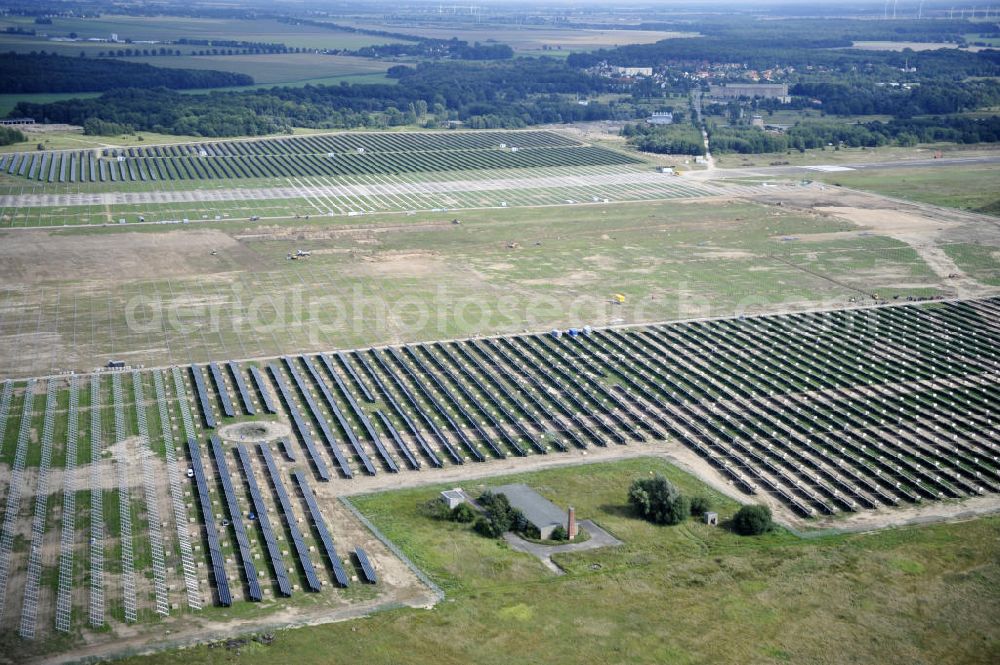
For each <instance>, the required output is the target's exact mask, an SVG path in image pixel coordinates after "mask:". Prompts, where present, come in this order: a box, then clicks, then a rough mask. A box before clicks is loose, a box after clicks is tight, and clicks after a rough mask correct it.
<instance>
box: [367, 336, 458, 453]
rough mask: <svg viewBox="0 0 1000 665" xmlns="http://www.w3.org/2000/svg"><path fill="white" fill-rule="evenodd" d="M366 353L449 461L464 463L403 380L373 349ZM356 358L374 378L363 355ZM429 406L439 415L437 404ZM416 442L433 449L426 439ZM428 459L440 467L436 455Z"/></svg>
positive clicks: (398, 408) (398, 407) (399, 409)
mask: <svg viewBox="0 0 1000 665" xmlns="http://www.w3.org/2000/svg"><path fill="white" fill-rule="evenodd" d="M368 353H369V354H370V355H371V357H372V358H374V359H375V364H376V365H378V366H379V368H380V369H381V370H382V371H383V372H384V373H385V375H386V376H388V377H389V380H390V381H391V382H392V384H393V386H395V388H396V390H398V391H399V392H400V394H401V395H403V397H404V398H405V399H406V402H407V403H408V404H409V406H410V408H411V409H413V410H414V411H415V412H416V413H417V414H418V415H419V416H420V418H421V420H423V422H424V424H425V425H426V426H427V427H428V428H429V429H430V431H431V433H432V434H433V435H434V439H435V440H436V441H437V442H438V444H440V446H441V447H442V448H443V449H444V450H445V451H446V452H447V453H448V456H449V457H451V461H452V462H454V463H455V464H464V463H465V459H464V458H463V457H462V456H461V455H460V454H459V453H458V451H457V450H456V449H455V447H454V446H452V445H451V442H450V441H448V437H446V436H445V435H444V433H443V432H442V431H441V429H440V428H439V427H438V426H437V423H436V422H434V418H433V417H431V415H430V414H428V413H427V412H425V411H424V410H423V409H422V408H421V407H420V403H419V402H418V401H417V398H416V396H415V395H414V394H413V393H412V392H411V391H410V389H409V387H408V386H407V385H406V384H405V383H404V382H403V378H402V377H400V376H397V375H396V373H395V372H393V371H392V369H390V368H389V365H388V364H387V363H386V362H385V360H384V359H383V358H382V355H381V354H379V353H378V352H376V351H375V349H371V350H369V352H368ZM356 357H357V358H359V359H361V360H362V362H363V363H364V365H365V367H366V369H367V370H368V371H369V372H371V374H372V376H375V370H374V369H373V368H372V367H371V365H369V364H368V362H367V359H365V357H364V356H363V355H361V354H360V353H358V354H357V356H356ZM410 379H411V380H412V379H413V377H412V376H410ZM416 385H417V386H418V388H422V386H421V385H420V383H417V384H416ZM383 387H384V386H383ZM386 395H387V396H388V395H389V393H388V391H386ZM390 401H391V402H392V403H393V404H394V405H395V407H396V409H397V410H398V411H399V412H400V413H403V410H402V408H401V407H400V406H399V405H398V404H396V403H395V401H394V400H391V398H390ZM431 404H433V405H434V406H435V407H437V408H438V410H439V413H440V407H439V406H437V404H436V403H434V402H431ZM410 424H412V421H411V423H410ZM413 431H419V430H417V429H416V428H414V430H413ZM418 441H420V442H421V444H422V446H423V448H424V451H425V452H427V451H428V450H430V451H433V448H431V447H430V445H429V444H428V443H427V441H426V439H422V438H421V439H418ZM429 457H430V459H431V462H432V463H433V462H434V461H435V460H436V461H437V462H438V463H437V464H435V466H440V465H441V463H440V459H439V458H438V457H437V455H433V456H430V455H429Z"/></svg>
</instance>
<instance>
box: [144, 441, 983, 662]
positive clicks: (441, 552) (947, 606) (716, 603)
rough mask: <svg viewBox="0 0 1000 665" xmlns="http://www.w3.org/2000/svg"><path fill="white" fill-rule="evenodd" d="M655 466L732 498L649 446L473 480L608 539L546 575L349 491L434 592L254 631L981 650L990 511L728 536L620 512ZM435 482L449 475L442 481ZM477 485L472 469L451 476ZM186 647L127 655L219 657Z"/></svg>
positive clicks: (656, 658) (743, 655)
mask: <svg viewBox="0 0 1000 665" xmlns="http://www.w3.org/2000/svg"><path fill="white" fill-rule="evenodd" d="M654 471H655V472H660V473H663V474H665V475H667V477H668V478H669V479H670V480H671V481H673V482H674V483H676V484H677V485H678V487H680V488H681V489H682V491H685V492H688V493H691V494H703V495H706V496H710V497H711V498H712V500H713V502H714V506H715V507H716V509H718V511H719V513H720V517H721V519H722V520H723V521H725V520H726V519H728V518H729V516H731V515H732V513H733V511H734V510H735V508H736V504H735V503H734V502H732V501H731V500H728V499H724V498H722V497H721V496H720V495H718V494H717V493H715V492H713V491H711V490H710V489H708V488H707V487H705V486H704V485H702V484H701V483H700V482H699V481H697V480H696V479H695V478H693V477H692V476H689V475H687V474H685V473H683V472H681V471H679V470H678V469H676V468H675V467H672V466H670V465H668V464H666V463H665V462H663V461H660V460H655V459H637V460H630V461H624V462H618V463H608V464H595V465H589V466H579V467H565V468H561V469H557V470H552V471H544V472H538V473H530V474H519V475H514V476H505V477H502V478H493V479H490V480H489V481H483V482H485V483H488V484H490V485H495V484H497V485H498V484H501V483H505V482H512V481H517V482H527V483H528V484H530V485H531V486H533V487H535V488H536V489H537V490H539V491H540V492H541V493H542V494H544V495H545V496H546V497H548V498H549V499H551V500H553V501H554V502H555V503H556V504H557V505H560V506H566V505H569V504H572V505H574V506H575V507H576V510H577V515H579V516H580V517H581V518H591V519H594V520H595V521H596V522H598V523H599V524H600V525H601V526H603V527H604V528H606V529H608V530H609V531H610V532H611V533H613V534H614V535H615V536H617V537H618V538H619V539H621V540H623V541H624V543H625V544H624V545H623V546H621V547H618V548H613V549H601V550H594V551H591V552H585V553H578V554H564V555H559V556H558V557H557V561H558V563H559V565H560V566H562V567H563V568H564V569H565V570H566V571H567V574H566V575H564V576H556V575H554V574H552V573H551V572H549V571H548V570H547V569H545V568H544V567H543V566H542V565H541V564H540V562H538V561H537V560H536V559H534V558H532V557H531V556H530V555H526V554H520V553H516V552H513V551H511V550H510V549H509V548H508V547H506V546H505V545H504V544H503V543H502V542H496V541H490V540H486V539H484V538H481V537H479V536H477V535H475V534H474V533H473V532H472V531H471V530H470V529H469V528H468V527H467V526H464V525H457V524H453V523H441V522H437V521H434V520H432V519H430V518H428V517H425V516H423V515H422V514H421V512H420V510H419V506H420V504H422V503H423V502H425V501H428V500H430V499H433V498H435V497H436V496H437V492H438V491H439V490H441V489H444V488H445V486H443V485H442V486H440V487H436V486H435V487H425V488H420V489H414V490H404V491H397V492H389V493H384V494H378V495H372V496H365V497H359V498H357V499H355V502H356V504H357V505H358V506H359V507H360V508H361V510H362V511H363V512H364V513H366V514H367V515H368V516H369V517H370V518H371V519H372V520H373V521H374V522H375V524H376V525H377V526H378V527H379V528H380V529H381V530H382V531H383V532H384V533H385V534H386V535H387V536H389V538H391V539H393V540H394V541H395V542H396V543H397V544H398V545H400V546H401V547H402V549H403V550H404V551H405V552H406V553H407V555H408V556H409V557H410V558H411V559H413V560H414V562H416V563H417V564H418V565H420V566H423V567H424V569H425V571H426V572H428V573H429V574H430V576H431V577H432V579H434V580H435V581H437V582H438V583H439V584H441V585H442V586H443V587H444V588H445V589H446V591H447V593H448V598H447V599H446V600H445V601H444V602H442V603H440V604H439V605H438V606H436V607H435V608H434V609H432V610H419V609H400V610H394V611H390V612H385V613H381V614H377V615H375V616H372V617H369V618H366V619H361V620H357V621H351V622H346V623H338V624H331V625H327V626H316V627H309V628H302V629H296V630H288V631H281V632H279V633H277V636H276V641H275V643H274V644H273V645H271V646H270V647H255V648H251V649H248V650H246V651H245V652H243V653H239V654H237V653H235V652H228V653H227V654H226V657H227V660H228V661H229V662H253V661H259V660H261V659H266V658H268V657H270V656H271V655H272V654H277V653H280V654H281V657H282V658H288V659H293V660H295V662H300V663H339V662H344V663H355V662H359V661H361V660H363V661H364V662H366V663H373V664H379V663H399V662H406V663H449V664H451V663H470V662H475V663H487V664H488V663H511V662H544V663H574V664H575V663H580V662H601V663H604V662H608V663H665V662H670V663H722V662H726V663H730V662H741V663H748V662H753V663H785V662H792V663H819V662H822V663H858V662H877V663H886V664H890V663H907V664H910V663H941V662H949V663H989V662H995V660H996V658H997V657H998V656H1000V631H998V624H997V622H996V621H995V617H996V616H997V615H998V612H1000V603H998V599H997V595H996V594H995V593H993V591H992V590H993V589H995V588H996V586H997V585H998V584H1000V565H998V563H997V560H996V557H995V556H994V547H993V543H994V542H995V541H996V539H997V538H998V537H1000V519H998V518H984V519H980V520H977V521H974V522H967V523H962V524H943V525H935V526H925V527H911V528H904V529H896V530H891V531H884V532H880V533H875V534H858V535H842V536H836V535H831V536H822V537H818V538H810V539H805V540H804V539H801V538H798V537H796V536H794V535H792V534H790V533H787V532H785V531H781V530H779V531H778V532H776V533H774V534H771V535H767V536H763V537H758V538H743V537H740V536H736V535H734V534H732V533H730V532H729V531H728V530H727V529H726V528H725V527H721V528H715V527H709V526H706V525H703V524H700V523H697V522H695V521H694V520H692V521H689V522H687V523H685V524H683V525H679V526H675V527H658V526H653V525H651V524H648V523H646V522H644V521H641V520H639V519H637V518H635V517H633V516H632V514H631V513H630V512H629V510H628V508H627V506H626V494H627V489H628V485H629V483H630V482H631V481H632V480H633V479H634V478H637V477H643V476H647V475H648V474H649V473H651V472H654ZM450 486H451V485H448V487H450ZM464 487H466V489H468V490H470V491H478V490H479V489H480V488H481V485H480V483H478V482H476V481H473V482H470V483H466V484H465V485H464ZM218 657H219V651H218V649H213V648H211V647H208V646H200V647H195V648H192V649H185V650H183V651H175V652H168V653H163V654H156V655H152V656H148V657H142V658H138V657H137V658H132V659H129V660H127V661H126V662H129V663H156V664H159V663H163V664H169V663H181V662H183V663H186V664H196V663H209V662H217V660H218Z"/></svg>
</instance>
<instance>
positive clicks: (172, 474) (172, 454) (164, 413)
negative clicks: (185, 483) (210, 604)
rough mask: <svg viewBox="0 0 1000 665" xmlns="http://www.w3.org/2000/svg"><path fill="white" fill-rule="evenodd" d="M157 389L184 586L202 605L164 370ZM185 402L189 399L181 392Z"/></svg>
mask: <svg viewBox="0 0 1000 665" xmlns="http://www.w3.org/2000/svg"><path fill="white" fill-rule="evenodd" d="M153 389H154V390H155V391H156V406H157V409H158V410H159V414H160V428H161V433H162V436H163V450H164V456H165V457H166V459H167V478H168V484H169V487H170V504H171V506H172V508H173V513H174V524H175V526H176V531H177V545H178V548H179V549H180V553H181V570H182V571H183V573H184V588H185V589H186V591H187V604H188V607H190V608H191V609H193V610H200V609H201V591H200V590H199V588H198V573H197V570H196V568H195V565H194V554H193V552H192V550H191V536H190V534H189V533H188V527H187V524H188V512H187V505H186V504H185V502H184V490H183V489H182V488H181V475H180V468H179V467H178V466H177V451H176V450H175V448H174V434H173V428H172V427H171V426H170V411H169V409H168V408H167V395H166V390H165V387H164V382H163V373H162V372H160V371H159V370H155V371H154V372H153ZM181 398H182V399H183V400H184V402H185V404H186V402H187V399H186V398H185V397H184V396H183V395H181Z"/></svg>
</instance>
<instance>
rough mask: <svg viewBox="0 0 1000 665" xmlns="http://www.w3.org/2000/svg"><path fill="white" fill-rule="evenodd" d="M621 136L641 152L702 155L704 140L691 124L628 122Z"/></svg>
mask: <svg viewBox="0 0 1000 665" xmlns="http://www.w3.org/2000/svg"><path fill="white" fill-rule="evenodd" d="M622 136H625V137H627V138H628V143H629V145H631V146H633V147H634V148H635V149H636V150H641V151H642V152H653V153H656V154H660V155H704V154H705V142H704V139H703V138H702V135H701V131H700V130H698V129H696V128H695V127H694V126H692V125H687V124H676V125H650V124H648V123H645V122H637V123H635V124H628V125H625V126H624V127H623V128H622Z"/></svg>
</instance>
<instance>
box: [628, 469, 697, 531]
mask: <svg viewBox="0 0 1000 665" xmlns="http://www.w3.org/2000/svg"><path fill="white" fill-rule="evenodd" d="M628 501H629V503H630V504H631V505H632V507H633V508H635V509H636V511H638V513H639V514H640V515H642V516H643V517H645V518H646V519H648V520H649V521H650V522H653V523H655V524H678V523H680V522H681V521H682V520H683V519H684V518H686V517H687V516H688V515H690V514H691V507H690V504H689V502H688V500H687V497H685V496H683V495H681V493H680V492H679V491H678V490H677V488H676V487H674V486H673V484H671V483H670V481H668V480H667V479H666V478H664V477H663V476H661V475H659V474H657V475H655V476H653V477H652V478H639V479H637V480H636V481H635V482H633V483H632V487H631V488H630V489H629V493H628Z"/></svg>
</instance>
